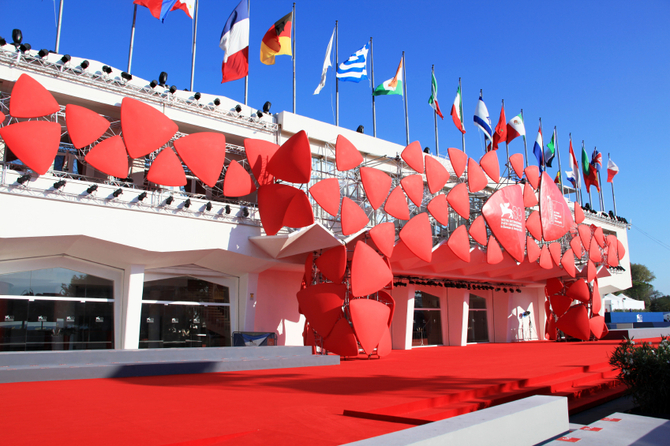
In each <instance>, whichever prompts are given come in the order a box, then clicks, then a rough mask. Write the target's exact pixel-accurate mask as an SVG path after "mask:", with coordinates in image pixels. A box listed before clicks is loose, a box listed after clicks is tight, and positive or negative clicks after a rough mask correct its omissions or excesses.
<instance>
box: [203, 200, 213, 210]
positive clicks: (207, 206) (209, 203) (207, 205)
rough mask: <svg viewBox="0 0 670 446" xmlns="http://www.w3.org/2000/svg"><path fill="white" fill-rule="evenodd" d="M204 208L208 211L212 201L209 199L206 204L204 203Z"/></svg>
mask: <svg viewBox="0 0 670 446" xmlns="http://www.w3.org/2000/svg"><path fill="white" fill-rule="evenodd" d="M205 209H207V210H208V211H211V210H212V202H211V201H208V202H207V204H206V205H205Z"/></svg>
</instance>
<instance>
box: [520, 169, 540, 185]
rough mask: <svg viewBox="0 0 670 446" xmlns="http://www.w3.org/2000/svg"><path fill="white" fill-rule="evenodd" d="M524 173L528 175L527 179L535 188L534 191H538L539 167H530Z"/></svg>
mask: <svg viewBox="0 0 670 446" xmlns="http://www.w3.org/2000/svg"><path fill="white" fill-rule="evenodd" d="M523 172H524V173H525V174H526V179H527V180H528V182H529V183H530V185H531V186H533V189H535V190H537V188H538V187H540V169H538V167H537V166H528V167H526V168H525V169H524V170H523Z"/></svg>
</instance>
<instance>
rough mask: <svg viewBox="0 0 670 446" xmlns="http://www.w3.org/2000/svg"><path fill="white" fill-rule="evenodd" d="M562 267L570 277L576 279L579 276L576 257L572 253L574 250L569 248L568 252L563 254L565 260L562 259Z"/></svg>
mask: <svg viewBox="0 0 670 446" xmlns="http://www.w3.org/2000/svg"><path fill="white" fill-rule="evenodd" d="M561 266H562V267H563V269H564V270H565V272H566V273H568V274H569V275H570V277H575V276H576V275H577V268H575V255H574V254H573V253H572V248H568V250H567V251H565V252H564V253H563V258H561Z"/></svg>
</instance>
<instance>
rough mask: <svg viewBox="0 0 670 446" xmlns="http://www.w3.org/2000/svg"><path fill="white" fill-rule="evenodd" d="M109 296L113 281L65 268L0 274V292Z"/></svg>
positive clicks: (103, 297) (7, 293)
mask: <svg viewBox="0 0 670 446" xmlns="http://www.w3.org/2000/svg"><path fill="white" fill-rule="evenodd" d="M3 294H4V295H7V296H61V297H91V298H100V299H112V298H113V297H114V282H112V281H111V280H107V279H103V278H102V277H96V276H92V275H90V274H84V273H80V272H78V271H73V270H70V269H65V268H48V269H40V270H35V271H23V272H18V273H9V274H2V275H0V295H3Z"/></svg>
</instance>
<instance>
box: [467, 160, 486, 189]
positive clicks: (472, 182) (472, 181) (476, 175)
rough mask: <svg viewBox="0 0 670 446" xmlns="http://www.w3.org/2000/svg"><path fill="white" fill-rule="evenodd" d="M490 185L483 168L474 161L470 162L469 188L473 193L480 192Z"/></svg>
mask: <svg viewBox="0 0 670 446" xmlns="http://www.w3.org/2000/svg"><path fill="white" fill-rule="evenodd" d="M487 184H489V180H487V179H486V175H484V171H483V170H482V168H481V166H480V165H479V164H478V163H477V161H475V160H474V159H472V158H470V159H469V160H468V188H469V189H470V192H471V193H473V194H474V193H475V192H479V191H480V190H482V189H484V188H485V187H486V185H487Z"/></svg>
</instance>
